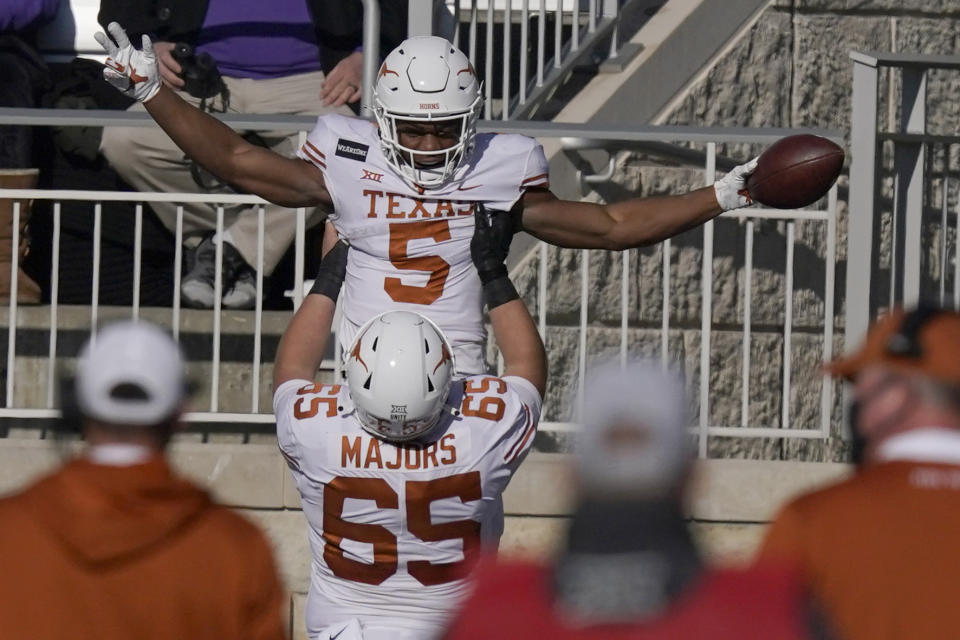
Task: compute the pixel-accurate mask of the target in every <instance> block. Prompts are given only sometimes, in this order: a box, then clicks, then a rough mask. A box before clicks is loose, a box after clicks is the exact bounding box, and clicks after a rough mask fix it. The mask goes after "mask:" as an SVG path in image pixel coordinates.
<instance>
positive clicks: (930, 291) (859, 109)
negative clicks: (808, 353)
mask: <svg viewBox="0 0 960 640" xmlns="http://www.w3.org/2000/svg"><path fill="white" fill-rule="evenodd" d="M850 57H851V59H852V60H853V103H852V109H853V116H852V128H851V141H850V147H851V152H852V156H853V160H852V162H851V165H850V220H849V233H848V237H849V241H848V256H847V282H846V300H847V308H846V340H847V342H848V344H856V343H857V342H859V341H860V340H861V339H862V337H863V335H864V334H865V333H866V330H867V326H868V324H869V322H870V320H871V319H872V318H873V317H874V316H875V315H876V314H877V313H878V312H879V311H881V310H882V309H884V308H888V307H891V306H893V305H896V304H904V305H912V304H915V303H917V302H918V301H919V300H921V299H922V300H928V301H936V302H938V303H940V304H943V305H950V304H952V305H953V307H954V308H960V241H958V238H960V196H958V192H960V167H957V166H956V160H955V158H956V155H957V152H958V150H960V135H956V134H955V133H954V132H952V131H950V132H949V134H947V135H942V134H934V133H931V132H929V131H928V130H927V109H928V105H927V92H928V83H929V81H930V77H931V75H932V74H933V73H936V72H941V73H942V74H943V75H945V76H946V75H950V76H952V80H953V81H955V80H956V78H957V75H956V72H957V71H960V56H928V55H918V54H893V53H861V52H852V53H851V54H850ZM884 70H886V73H887V74H888V83H889V86H890V87H896V86H897V82H896V81H897V80H899V87H900V88H899V92H895V90H893V89H891V91H892V93H891V95H895V93H899V101H897V100H896V99H891V100H890V102H889V104H888V105H887V111H888V113H887V114H886V115H887V123H886V124H883V123H882V122H881V120H882V119H881V118H879V117H878V116H879V115H880V111H879V110H880V107H881V103H882V102H883V100H882V99H881V96H880V86H881V72H883V71H884ZM898 76H899V77H898ZM951 106H954V105H951ZM948 109H949V107H948ZM952 113H954V114H955V113H956V110H955V108H954V109H952ZM941 115H947V116H949V113H948V114H941ZM885 178H890V179H889V180H885ZM951 218H952V220H951ZM884 247H889V250H884ZM951 261H952V263H953V264H952V265H951ZM885 271H886V273H884V272H885Z"/></svg>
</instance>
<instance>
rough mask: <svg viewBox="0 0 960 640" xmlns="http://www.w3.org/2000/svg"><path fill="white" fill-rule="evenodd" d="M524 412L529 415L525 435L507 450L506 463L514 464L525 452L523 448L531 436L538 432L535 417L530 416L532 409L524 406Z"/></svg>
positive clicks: (524, 430)
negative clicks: (521, 453) (522, 452)
mask: <svg viewBox="0 0 960 640" xmlns="http://www.w3.org/2000/svg"><path fill="white" fill-rule="evenodd" d="M523 412H524V413H525V414H526V415H527V422H526V425H525V426H524V428H523V433H522V434H521V437H520V439H519V440H517V441H516V442H514V443H513V446H512V447H510V449H508V450H507V455H505V456H504V457H503V459H504V461H506V462H513V461H514V460H516V459H517V457H518V456H519V455H520V452H521V451H523V446H524V445H525V444H527V441H528V440H529V439H530V436H532V435H533V433H534V432H535V431H536V430H537V425H536V423H534V421H533V416H532V415H531V414H530V409H529V408H528V407H527V405H523Z"/></svg>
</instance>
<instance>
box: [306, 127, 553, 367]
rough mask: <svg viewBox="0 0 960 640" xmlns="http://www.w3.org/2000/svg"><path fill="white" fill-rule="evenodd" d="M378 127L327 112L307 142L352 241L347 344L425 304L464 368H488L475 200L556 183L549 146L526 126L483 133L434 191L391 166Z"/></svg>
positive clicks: (506, 206)
mask: <svg viewBox="0 0 960 640" xmlns="http://www.w3.org/2000/svg"><path fill="white" fill-rule="evenodd" d="M377 131H378V130H377V126H376V125H375V124H374V123H372V122H368V121H366V120H361V119H359V118H350V117H346V116H340V115H326V116H321V117H320V118H319V119H318V120H317V125H316V126H315V127H314V129H313V131H311V132H310V133H309V135H308V136H307V141H306V142H305V143H304V145H303V146H302V147H301V148H300V149H299V151H298V152H297V155H298V156H299V157H300V158H302V159H304V160H306V161H308V162H310V163H312V164H314V165H315V166H317V167H318V168H319V169H320V170H321V171H322V172H323V175H324V179H325V181H326V185H327V191H329V192H330V195H331V197H332V198H333V209H334V212H333V213H332V214H331V216H330V219H331V221H333V223H334V226H335V227H336V228H337V231H338V232H339V234H340V236H341V237H342V238H344V239H346V240H347V241H348V242H349V243H350V246H351V251H350V253H349V254H348V255H349V257H348V259H347V277H346V280H345V281H344V286H343V292H342V299H343V306H342V318H343V320H342V322H341V326H340V329H339V331H338V336H339V339H340V342H341V345H343V346H344V348H348V347H349V346H350V344H351V343H352V341H353V338H354V336H355V335H356V332H357V329H359V328H360V326H362V325H363V323H364V322H366V321H367V320H369V319H370V318H372V317H373V316H375V315H377V314H379V313H382V312H384V311H388V310H394V309H402V310H407V311H415V312H417V313H422V314H424V315H426V316H428V317H429V318H430V319H431V320H433V321H434V322H435V323H436V324H437V325H439V327H440V328H441V329H442V330H443V332H444V334H446V336H447V339H448V340H449V341H450V343H451V345H452V346H453V350H454V356H455V359H456V365H457V372H458V373H461V374H464V375H470V374H479V373H485V371H486V365H485V360H484V355H483V346H484V340H485V337H486V333H485V330H484V326H483V315H482V312H483V299H482V295H481V289H480V279H479V278H478V277H477V272H476V269H475V268H474V266H473V262H472V261H471V259H470V239H471V237H472V236H473V206H474V203H476V202H483V203H484V204H485V205H487V207H489V208H492V209H498V210H507V211H508V210H510V209H511V208H512V207H513V205H514V204H515V203H516V202H517V200H519V199H520V196H522V195H523V193H524V191H525V190H526V189H528V188H530V187H545V186H547V185H548V178H547V171H548V170H547V161H546V158H545V157H544V154H543V148H542V147H541V146H540V144H539V143H538V142H537V141H536V140H534V139H532V138H528V137H526V136H521V135H514V134H478V135H477V137H476V141H475V144H474V149H473V152H472V153H471V154H470V155H469V156H468V157H467V159H466V160H465V161H464V164H463V166H461V168H460V169H459V170H458V171H457V173H456V175H455V176H454V178H453V179H452V180H451V181H450V182H448V183H447V184H445V185H443V186H442V187H440V188H438V189H432V190H429V191H426V192H424V191H422V190H418V189H415V188H413V187H411V186H410V185H408V184H407V183H406V182H404V181H403V179H402V178H401V177H400V176H398V175H397V174H396V173H394V171H393V169H391V168H390V165H389V164H388V163H387V160H386V158H385V157H384V155H383V152H382V151H381V148H380V138H379V135H378V133H377Z"/></svg>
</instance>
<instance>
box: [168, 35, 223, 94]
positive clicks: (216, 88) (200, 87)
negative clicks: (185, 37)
mask: <svg viewBox="0 0 960 640" xmlns="http://www.w3.org/2000/svg"><path fill="white" fill-rule="evenodd" d="M170 55H172V56H173V59H174V60H176V61H177V62H178V63H179V64H180V67H181V72H180V77H181V78H183V82H184V86H183V90H184V91H186V92H187V93H189V94H190V95H192V96H193V97H194V98H201V99H203V98H212V97H214V96H216V95H217V94H219V93H221V91H223V88H224V84H223V78H221V77H220V71H218V70H217V64H216V63H215V62H214V61H213V58H211V57H210V54H209V53H201V54H200V55H197V54H196V51H194V49H193V47H192V46H190V45H189V44H187V43H186V42H178V43H177V44H175V45H174V47H173V51H172V52H171V53H170Z"/></svg>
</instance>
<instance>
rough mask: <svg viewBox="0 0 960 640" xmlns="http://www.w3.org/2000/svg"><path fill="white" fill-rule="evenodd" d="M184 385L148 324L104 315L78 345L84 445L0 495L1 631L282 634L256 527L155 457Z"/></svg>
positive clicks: (165, 341) (166, 344)
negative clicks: (105, 321)
mask: <svg viewBox="0 0 960 640" xmlns="http://www.w3.org/2000/svg"><path fill="white" fill-rule="evenodd" d="M186 388H187V386H186V380H185V377H184V366H183V360H182V357H181V354H180V350H179V348H178V346H177V344H176V343H175V342H174V341H173V340H172V339H171V338H170V337H169V336H168V335H167V334H165V333H164V332H163V331H161V330H160V329H159V328H157V327H155V326H152V325H150V324H147V323H142V322H141V323H132V322H124V323H118V324H114V325H111V326H108V327H107V328H105V329H103V330H102V331H101V332H100V333H99V334H97V336H96V339H95V340H91V341H90V343H88V344H87V345H86V346H85V347H84V348H83V350H82V352H81V354H80V357H79V361H78V363H77V376H76V381H75V385H74V390H75V400H76V409H77V411H78V413H79V421H80V429H81V432H82V434H83V436H84V439H85V440H86V441H87V446H86V448H85V449H84V450H83V453H82V454H81V455H80V456H78V457H77V458H75V459H73V460H69V461H67V462H66V463H65V464H64V465H63V466H62V467H60V468H59V469H57V470H55V471H54V472H53V473H51V474H50V475H48V476H47V477H45V478H43V479H41V480H40V481H39V482H37V483H35V484H33V485H32V486H30V487H28V488H26V489H25V490H23V491H22V492H21V493H18V494H16V495H13V496H10V497H7V498H4V499H2V500H0V567H2V568H3V570H2V571H0V629H2V630H3V631H2V634H0V635H2V636H3V637H4V638H6V637H9V638H31V639H33V640H46V639H53V638H67V637H70V638H98V639H100V640H114V639H117V640H119V639H121V638H123V639H129V638H138V639H140V640H151V639H156V640H160V639H161V638H163V639H166V638H205V639H210V640H212V639H221V638H222V639H224V640H226V639H228V638H229V639H231V640H233V639H239V638H247V639H251V640H253V639H257V640H260V639H262V640H279V639H281V638H285V637H286V628H285V627H286V624H285V614H284V611H283V609H284V604H285V602H286V599H285V596H284V593H283V589H282V587H281V584H280V580H279V578H278V576H277V572H276V568H275V566H274V563H273V557H272V553H271V551H270V547H269V545H268V543H267V541H266V539H265V538H264V536H263V534H262V533H260V531H259V530H258V529H257V528H256V527H254V526H253V525H252V524H250V523H249V522H247V521H246V520H245V519H243V518H241V517H240V516H238V515H237V514H235V513H233V512H232V511H230V510H228V509H226V508H225V507H222V506H219V505H216V504H214V503H213V502H212V501H211V499H210V496H209V495H208V494H207V492H206V491H204V490H202V489H200V488H199V487H197V486H195V485H194V484H192V483H191V482H188V481H187V480H184V479H182V478H179V477H177V476H176V475H175V474H174V473H173V471H172V470H171V468H170V466H169V464H168V462H167V460H166V457H165V455H164V452H165V450H166V446H167V444H168V442H169V441H170V437H171V435H172V434H173V432H174V431H175V430H176V428H177V426H178V425H179V423H180V419H181V415H182V412H183V410H184V408H185V404H186V400H187V393H186Z"/></svg>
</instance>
